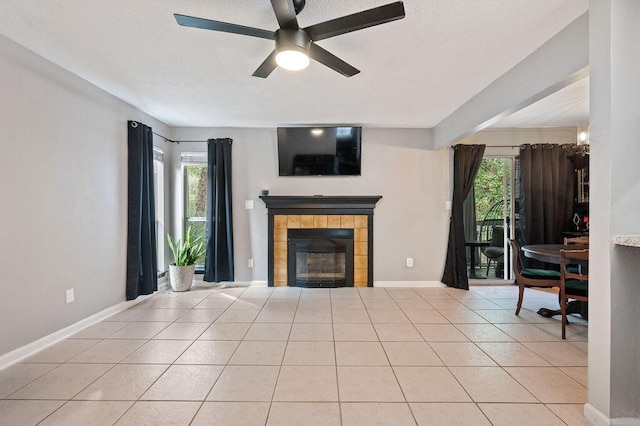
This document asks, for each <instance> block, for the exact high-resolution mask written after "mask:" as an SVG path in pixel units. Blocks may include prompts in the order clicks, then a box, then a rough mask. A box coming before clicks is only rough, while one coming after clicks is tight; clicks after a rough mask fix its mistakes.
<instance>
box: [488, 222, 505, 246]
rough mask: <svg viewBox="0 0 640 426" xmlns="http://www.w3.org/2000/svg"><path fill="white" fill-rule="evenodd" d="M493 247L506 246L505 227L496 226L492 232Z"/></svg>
mask: <svg viewBox="0 0 640 426" xmlns="http://www.w3.org/2000/svg"><path fill="white" fill-rule="evenodd" d="M490 246H491V247H504V227H503V226H502V225H500V226H494V227H493V232H492V233H491V243H490Z"/></svg>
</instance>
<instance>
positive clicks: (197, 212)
mask: <svg viewBox="0 0 640 426" xmlns="http://www.w3.org/2000/svg"><path fill="white" fill-rule="evenodd" d="M181 162H182V176H183V182H184V207H183V212H184V224H183V225H184V235H186V233H187V229H189V228H191V237H192V238H198V237H200V238H202V241H205V240H206V238H207V153H206V152H195V153H186V152H183V153H182V155H181ZM196 265H204V255H203V256H202V257H200V258H199V259H198V260H197V261H196Z"/></svg>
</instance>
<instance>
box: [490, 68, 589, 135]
mask: <svg viewBox="0 0 640 426" xmlns="http://www.w3.org/2000/svg"><path fill="white" fill-rule="evenodd" d="M588 125H589V77H586V78H583V79H582V80H578V81H576V82H575V83H573V84H571V85H569V86H567V87H565V88H564V89H561V90H558V91H557V92H556V93H554V94H552V95H549V96H547V97H546V98H544V99H542V100H540V101H538V102H536V103H534V104H532V105H529V106H528V107H526V108H524V109H521V110H520V111H518V112H516V113H514V114H512V115H510V116H509V117H506V118H504V119H502V120H500V121H499V122H497V123H496V124H494V125H493V126H492V127H529V128H532V127H579V126H588Z"/></svg>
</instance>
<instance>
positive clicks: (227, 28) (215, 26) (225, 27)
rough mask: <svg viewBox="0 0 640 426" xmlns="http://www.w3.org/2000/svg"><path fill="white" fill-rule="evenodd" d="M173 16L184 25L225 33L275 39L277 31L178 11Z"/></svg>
mask: <svg viewBox="0 0 640 426" xmlns="http://www.w3.org/2000/svg"><path fill="white" fill-rule="evenodd" d="M173 16H175V18H176V21H177V22H178V24H180V25H182V26H183V27H192V28H201V29H203V30H211V31H222V32H224V33H233V34H241V35H247V36H251V37H259V38H266V39H268V40H275V32H273V31H268V30H261V29H260V28H253V27H245V26H244V25H236V24H229V23H227V22H220V21H213V20H211V19H204V18H196V17H195V16H186V15H179V14H177V13H174V14H173Z"/></svg>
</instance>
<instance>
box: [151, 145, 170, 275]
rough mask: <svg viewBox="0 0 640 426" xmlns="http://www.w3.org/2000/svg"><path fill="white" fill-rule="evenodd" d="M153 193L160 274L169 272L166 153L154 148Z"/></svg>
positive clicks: (157, 267)
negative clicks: (166, 250)
mask: <svg viewBox="0 0 640 426" xmlns="http://www.w3.org/2000/svg"><path fill="white" fill-rule="evenodd" d="M153 191H154V195H155V201H156V205H155V208H156V246H157V247H156V251H157V266H156V269H157V270H158V272H159V273H161V272H165V271H166V270H167V268H166V266H165V263H164V241H165V231H164V151H163V150H162V148H158V147H155V146H154V147H153Z"/></svg>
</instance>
